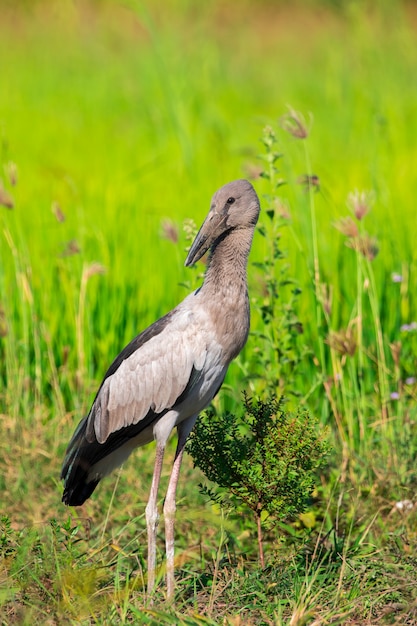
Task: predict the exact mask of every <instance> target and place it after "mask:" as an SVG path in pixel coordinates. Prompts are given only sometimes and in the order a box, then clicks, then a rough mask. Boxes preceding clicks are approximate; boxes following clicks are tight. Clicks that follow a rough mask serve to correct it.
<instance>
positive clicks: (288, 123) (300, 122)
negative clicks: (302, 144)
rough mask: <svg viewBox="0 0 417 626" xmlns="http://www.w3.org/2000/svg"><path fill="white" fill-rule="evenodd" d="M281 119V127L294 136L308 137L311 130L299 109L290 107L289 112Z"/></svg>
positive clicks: (297, 137)
mask: <svg viewBox="0 0 417 626" xmlns="http://www.w3.org/2000/svg"><path fill="white" fill-rule="evenodd" d="M279 121H280V124H281V128H282V129H283V130H285V131H286V132H287V133H290V135H292V136H293V137H296V139H306V138H307V137H308V135H309V132H310V131H309V129H308V127H307V123H306V121H305V119H304V116H303V115H302V114H301V113H300V112H299V111H295V110H294V109H292V108H290V109H289V111H288V113H285V115H283V116H282V117H281V118H280V120H279Z"/></svg>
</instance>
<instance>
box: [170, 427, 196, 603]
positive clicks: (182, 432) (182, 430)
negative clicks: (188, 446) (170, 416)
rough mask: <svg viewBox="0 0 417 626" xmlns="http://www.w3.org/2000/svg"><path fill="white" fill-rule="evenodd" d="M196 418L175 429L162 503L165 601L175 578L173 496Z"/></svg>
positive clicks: (171, 596) (172, 595)
mask: <svg viewBox="0 0 417 626" xmlns="http://www.w3.org/2000/svg"><path fill="white" fill-rule="evenodd" d="M196 419H197V416H192V417H191V418H189V419H187V420H185V421H184V422H182V423H181V424H179V426H178V427H177V430H178V443H177V449H176V452H175V459H174V464H173V466H172V472H171V477H170V479H169V484H168V490H167V494H166V497H165V502H164V519H165V546H166V581H167V599H168V600H172V599H173V597H174V588H175V578H174V521H175V511H176V504H175V495H176V491H177V485H178V478H179V475H180V469H181V462H182V457H183V454H184V447H185V442H186V441H187V437H188V435H189V434H190V432H191V430H192V428H193V426H194V424H195V421H196Z"/></svg>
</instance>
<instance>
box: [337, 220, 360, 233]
mask: <svg viewBox="0 0 417 626" xmlns="http://www.w3.org/2000/svg"><path fill="white" fill-rule="evenodd" d="M334 227H335V228H337V230H339V231H340V232H341V233H342V235H345V237H357V236H358V235H359V230H358V226H357V224H356V223H355V222H354V221H353V219H352V218H351V217H342V218H341V219H340V220H337V222H335V223H334Z"/></svg>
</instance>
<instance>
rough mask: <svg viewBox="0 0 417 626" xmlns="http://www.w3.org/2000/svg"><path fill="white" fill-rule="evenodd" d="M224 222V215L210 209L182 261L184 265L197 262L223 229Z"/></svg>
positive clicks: (187, 265)
mask: <svg viewBox="0 0 417 626" xmlns="http://www.w3.org/2000/svg"><path fill="white" fill-rule="evenodd" d="M224 222H225V216H224V215H219V214H218V213H215V212H214V211H210V213H209V214H208V215H207V217H206V219H205V220H204V222H203V224H202V226H201V228H200V230H199V231H198V233H197V235H196V238H195V239H194V241H193V244H192V246H191V248H190V250H189V252H188V255H187V258H186V259H185V263H184V265H185V267H189V266H190V265H193V264H194V263H197V261H199V260H200V259H201V257H202V256H203V255H204V254H205V253H206V252H207V250H208V249H209V248H211V246H212V245H213V243H214V242H215V241H216V239H217V238H218V237H219V236H220V235H221V234H222V233H223V232H224V231H225V228H224Z"/></svg>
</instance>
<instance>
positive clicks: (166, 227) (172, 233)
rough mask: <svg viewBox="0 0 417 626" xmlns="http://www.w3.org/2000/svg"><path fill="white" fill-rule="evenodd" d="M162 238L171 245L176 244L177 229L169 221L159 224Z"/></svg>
mask: <svg viewBox="0 0 417 626" xmlns="http://www.w3.org/2000/svg"><path fill="white" fill-rule="evenodd" d="M161 229H162V237H163V238H164V239H168V241H172V243H178V227H177V225H176V224H174V222H172V221H171V220H168V219H166V220H163V221H162V224H161Z"/></svg>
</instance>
